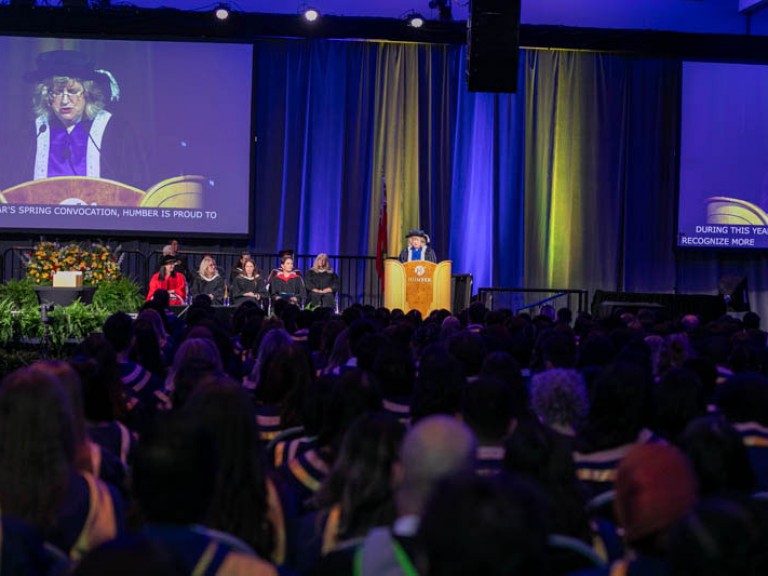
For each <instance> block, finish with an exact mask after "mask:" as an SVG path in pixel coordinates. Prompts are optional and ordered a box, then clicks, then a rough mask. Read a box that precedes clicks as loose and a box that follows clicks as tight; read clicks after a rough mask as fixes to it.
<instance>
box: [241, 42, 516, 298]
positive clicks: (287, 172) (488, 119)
mask: <svg viewBox="0 0 768 576" xmlns="http://www.w3.org/2000/svg"><path fill="white" fill-rule="evenodd" d="M465 59H466V54H465V51H464V48H463V47H459V46H445V45H422V44H398V43H379V42H352V41H332V40H318V41H312V40H292V39H283V40H267V41H263V42H259V43H257V45H256V65H255V66H256V75H255V87H254V92H255V110H256V132H257V144H256V178H255V186H254V198H255V206H254V223H255V228H254V237H253V239H252V243H253V244H254V246H255V247H257V248H258V249H264V250H278V249H280V248H282V247H290V248H293V249H295V250H297V251H298V252H301V253H308V254H315V253H317V252H319V251H324V252H329V253H337V254H348V255H359V254H365V255H374V254H375V242H374V241H375V237H376V230H375V225H376V223H377V222H378V210H379V200H380V196H381V193H382V187H383V182H386V188H387V195H388V206H389V251H388V252H389V255H390V256H396V255H397V254H398V253H399V251H400V249H401V248H402V247H403V245H404V241H405V239H404V235H405V232H406V231H407V230H408V229H410V228H414V227H422V228H424V229H426V230H427V231H428V232H430V233H431V235H432V239H433V246H434V248H435V250H436V251H437V253H438V257H439V259H452V260H454V271H455V272H462V273H471V274H473V276H474V279H475V286H493V285H517V284H519V281H520V279H521V273H522V244H521V239H522V209H521V207H522V195H521V176H520V175H521V166H520V159H521V147H520V144H521V141H522V140H521V137H522V132H521V126H522V117H523V116H522V103H523V102H524V99H523V98H522V97H521V96H520V95H517V96H515V95H487V94H470V93H468V92H467V90H466V87H465V81H464V61H465ZM508 73H511V74H512V73H515V74H516V73H518V72H517V71H516V70H512V71H508ZM382 176H383V178H382Z"/></svg>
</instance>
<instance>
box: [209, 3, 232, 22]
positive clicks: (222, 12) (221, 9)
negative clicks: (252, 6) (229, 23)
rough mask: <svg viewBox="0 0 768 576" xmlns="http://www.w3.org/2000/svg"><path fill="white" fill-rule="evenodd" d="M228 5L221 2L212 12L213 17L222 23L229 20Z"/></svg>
mask: <svg viewBox="0 0 768 576" xmlns="http://www.w3.org/2000/svg"><path fill="white" fill-rule="evenodd" d="M230 11H231V10H230V8H229V4H224V3H223V2H222V3H221V4H219V5H218V6H216V8H215V9H214V11H213V15H214V16H216V19H217V20H221V21H222V22H223V21H224V20H226V19H227V18H229V13H230Z"/></svg>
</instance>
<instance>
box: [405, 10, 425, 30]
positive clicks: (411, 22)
mask: <svg viewBox="0 0 768 576" xmlns="http://www.w3.org/2000/svg"><path fill="white" fill-rule="evenodd" d="M405 23H406V24H408V26H410V27H411V28H421V27H422V26H424V17H423V16H422V15H421V14H419V13H418V12H409V13H408V14H406V16H405Z"/></svg>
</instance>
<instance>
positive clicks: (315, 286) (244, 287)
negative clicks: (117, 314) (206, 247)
mask: <svg viewBox="0 0 768 576" xmlns="http://www.w3.org/2000/svg"><path fill="white" fill-rule="evenodd" d="M179 268H181V267H180V266H179V257H178V256H176V255H171V254H167V255H165V256H163V258H162V259H161V261H160V269H159V270H158V271H157V272H156V273H155V274H153V275H152V277H151V278H150V281H149V289H148V290H147V301H149V300H151V299H152V297H153V296H154V294H155V292H156V291H157V290H158V289H163V290H166V291H167V292H168V294H169V296H170V299H171V305H172V306H178V305H184V304H187V303H191V302H193V301H194V299H195V298H197V297H203V298H205V297H207V298H208V300H209V302H210V303H211V304H213V305H214V306H224V305H230V304H231V305H233V306H239V305H240V304H242V303H243V302H254V303H257V304H259V305H261V306H263V305H264V303H266V302H267V301H268V300H272V301H276V300H287V301H288V302H290V303H292V304H297V305H300V306H303V305H306V306H308V307H310V308H317V307H326V308H335V307H336V294H337V293H338V291H339V276H338V274H336V272H334V271H333V269H332V268H331V267H330V263H329V259H328V255H327V254H323V253H321V254H318V255H317V257H316V258H315V261H314V264H313V265H312V267H311V268H309V269H308V270H307V271H306V273H305V274H304V275H302V274H301V272H300V271H298V270H296V269H294V259H293V256H292V255H290V254H286V255H284V256H282V258H281V264H280V267H279V268H276V269H274V270H272V271H271V272H270V274H269V275H268V276H267V277H266V278H265V277H264V275H263V274H262V273H261V272H260V271H259V269H258V268H257V266H256V263H255V262H254V261H253V260H252V259H251V258H250V255H249V254H246V253H244V254H243V255H242V256H241V258H240V260H239V261H238V262H237V264H236V266H235V268H234V269H233V270H232V272H231V273H230V277H229V281H227V280H225V279H224V277H223V276H222V275H221V274H220V273H219V270H218V266H217V265H216V260H215V259H214V258H213V257H212V256H204V257H203V259H202V260H201V261H200V266H199V268H198V271H197V273H196V274H194V275H192V278H191V280H187V276H186V274H184V273H183V272H182V270H181V269H179Z"/></svg>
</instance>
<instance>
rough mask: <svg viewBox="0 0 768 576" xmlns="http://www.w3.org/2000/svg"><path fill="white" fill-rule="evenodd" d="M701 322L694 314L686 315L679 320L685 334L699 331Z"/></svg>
mask: <svg viewBox="0 0 768 576" xmlns="http://www.w3.org/2000/svg"><path fill="white" fill-rule="evenodd" d="M700 324H701V320H700V319H699V317H698V316H696V314H686V315H685V316H683V317H682V318H681V319H680V325H681V326H682V327H683V331H684V332H685V333H686V334H693V333H694V332H696V330H698V329H699V325H700Z"/></svg>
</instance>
